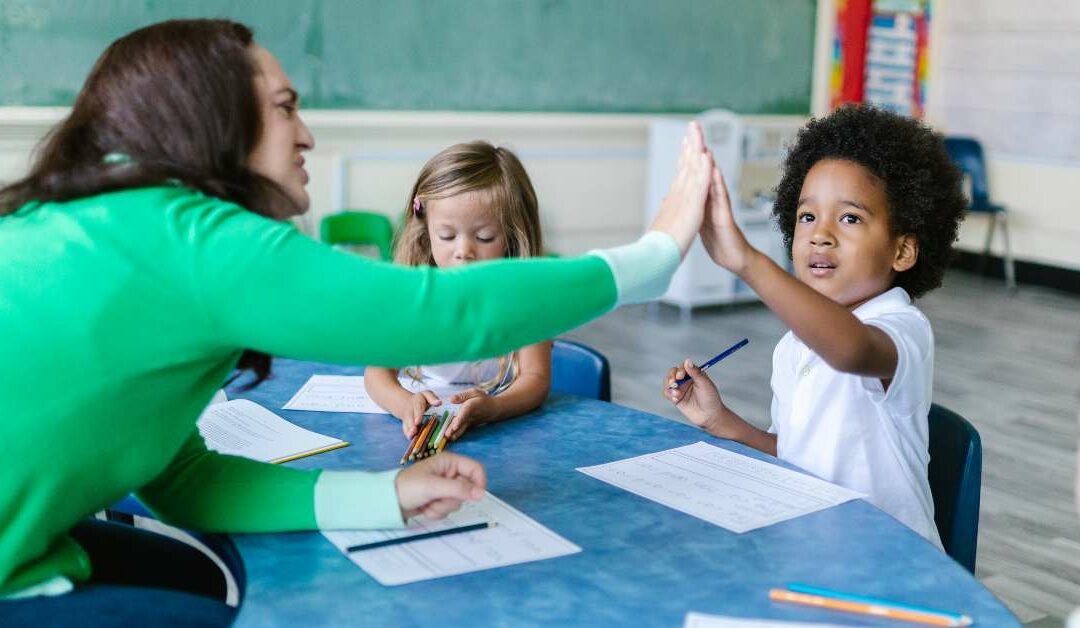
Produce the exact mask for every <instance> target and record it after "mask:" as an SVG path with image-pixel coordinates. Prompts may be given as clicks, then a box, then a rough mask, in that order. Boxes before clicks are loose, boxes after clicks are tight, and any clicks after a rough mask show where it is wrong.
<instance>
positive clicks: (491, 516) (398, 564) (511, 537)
mask: <svg viewBox="0 0 1080 628" xmlns="http://www.w3.org/2000/svg"><path fill="white" fill-rule="evenodd" d="M477 521H489V522H492V523H494V524H495V525H494V527H490V528H486V529H483V530H474V531H472V532H462V533H460V534H451V535H447V536H440V537H436V538H431V539H423V540H419V541H411V542H406V543H401V544H399V545H392V546H389V547H380V548H376V549H371V550H365V551H359V552H352V553H349V552H347V551H346V548H348V547H350V546H353V545H360V544H363V543H371V542H374V541H381V540H383V539H389V538H394V537H396V536H401V535H412V534H418V533H420V532H427V531H431V530H441V529H443V528H447V527H457V526H460V525H468V524H470V523H475V522H477ZM323 535H324V536H325V537H326V538H327V539H329V540H330V542H331V543H333V544H334V545H335V546H336V547H337V548H338V549H339V550H341V551H342V552H343V553H345V555H346V556H348V557H349V560H351V561H352V562H354V563H356V564H357V565H358V566H359V567H360V568H361V569H363V570H364V571H366V572H367V573H368V575H370V576H371V577H372V578H375V580H376V581H378V582H379V584H382V585H385V586H394V585H399V584H408V583H410V582H419V581H421V580H431V579H433V578H442V577H445V576H455V575H458V574H463V573H470V572H473V571H481V570H484V569H494V568H496V567H506V566H508V565H516V564H519V563H527V562H532V561H535V560H545V559H548V558H556V557H558V556H567V555H569V554H576V553H578V552H580V551H581V548H580V547H578V546H577V545H574V544H573V543H571V542H570V541H567V540H566V539H564V538H563V537H561V536H559V535H558V534H555V533H554V532H552V531H551V530H549V529H548V528H546V527H544V526H542V525H540V524H539V523H537V522H536V521H535V520H533V519H532V518H530V517H528V516H527V515H525V514H524V513H522V512H521V511H519V510H517V509H516V508H514V507H513V506H510V505H509V504H507V503H506V502H504V501H502V500H501V499H499V498H498V497H495V496H494V495H492V494H491V493H487V494H486V495H485V496H484V498H483V499H482V500H480V501H478V502H465V503H464V504H462V506H461V510H459V511H457V512H455V513H452V514H450V515H449V516H448V517H446V518H445V519H441V520H431V519H427V518H425V517H414V518H413V519H410V520H409V529H408V530H374V531H372V530H365V531H324V532H323Z"/></svg>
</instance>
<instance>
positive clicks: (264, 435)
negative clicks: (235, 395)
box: [198, 399, 348, 462]
mask: <svg viewBox="0 0 1080 628" xmlns="http://www.w3.org/2000/svg"><path fill="white" fill-rule="evenodd" d="M198 427H199V433H200V434H202V437H203V440H205V441H206V446H207V448H209V449H212V450H213V451H216V452H219V453H223V454H230V455H234V456H243V457H244V458H251V459H252V460H259V461H262V462H285V461H287V460H293V459H295V458H301V457H303V456H309V455H311V454H316V453H320V452H323V451H329V450H331V449H336V448H338V447H344V446H345V445H348V443H346V442H345V441H343V440H341V439H339V438H333V437H332V436H324V435H322V434H319V433H317V432H312V431H309V430H305V429H304V428H302V427H300V426H299V425H294V424H292V423H290V422H288V421H286V420H285V419H283V418H281V417H279V416H278V415H276V414H274V413H273V412H271V411H269V410H267V409H266V408H264V407H262V406H260V405H259V404H257V403H255V402H254V401H249V400H247V399H234V400H232V401H226V402H224V403H215V404H213V405H211V406H209V407H207V408H206V410H204V411H203V413H202V415H201V416H200V417H199V421H198Z"/></svg>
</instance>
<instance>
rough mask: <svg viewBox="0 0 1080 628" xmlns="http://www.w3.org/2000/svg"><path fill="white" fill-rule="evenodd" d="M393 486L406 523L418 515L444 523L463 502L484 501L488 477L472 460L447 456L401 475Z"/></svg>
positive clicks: (411, 468) (445, 454)
mask: <svg viewBox="0 0 1080 628" xmlns="http://www.w3.org/2000/svg"><path fill="white" fill-rule="evenodd" d="M394 486H395V487H396V488H397V495H398V504H399V505H400V506H401V514H402V516H403V517H404V518H405V519H408V518H409V517H412V516H415V515H419V514H423V515H425V516H428V517H431V518H433V519H441V518H443V517H445V516H446V515H448V514H450V513H452V512H454V511H455V510H457V509H458V508H461V502H463V501H466V500H468V501H478V500H480V499H481V498H483V496H484V491H485V490H486V489H487V474H486V473H485V472H484V467H483V465H481V464H480V463H479V462H477V461H475V460H473V459H472V458H466V457H465V456H459V455H457V454H452V453H450V452H444V453H441V454H439V455H437V456H432V457H431V458H427V459H424V460H421V461H420V462H417V463H416V464H414V465H412V466H410V467H408V468H406V469H405V470H404V471H402V472H401V473H398V474H397V478H396V479H395V480H394Z"/></svg>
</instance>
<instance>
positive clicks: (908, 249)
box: [892, 233, 919, 273]
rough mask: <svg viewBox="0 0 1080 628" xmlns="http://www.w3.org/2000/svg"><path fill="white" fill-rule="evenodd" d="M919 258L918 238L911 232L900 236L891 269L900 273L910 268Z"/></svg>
mask: <svg viewBox="0 0 1080 628" xmlns="http://www.w3.org/2000/svg"><path fill="white" fill-rule="evenodd" d="M918 260H919V240H918V238H916V237H915V234H913V233H906V234H904V235H902V236H900V239H899V241H898V242H897V247H896V258H895V259H894V260H893V264H892V267H893V270H895V271H896V272H898V273H902V272H904V271H906V270H911V268H912V267H913V266H915V262H917V261H918Z"/></svg>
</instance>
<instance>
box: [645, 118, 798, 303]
mask: <svg viewBox="0 0 1080 628" xmlns="http://www.w3.org/2000/svg"><path fill="white" fill-rule="evenodd" d="M698 120H699V121H700V122H701V124H702V129H703V130H704V132H705V142H706V144H708V146H709V148H710V150H712V151H713V154H714V155H715V157H716V162H717V163H718V164H719V165H720V169H721V171H722V172H723V173H724V178H725V179H726V180H727V184H728V193H729V195H730V197H731V202H732V205H733V207H732V209H733V211H734V213H735V220H736V222H738V223H739V226H740V227H741V228H742V230H743V233H744V234H746V238H747V240H749V241H750V244H752V245H753V246H754V247H755V248H757V249H758V250H760V251H761V252H763V253H765V254H766V255H768V256H769V257H771V258H772V259H773V260H775V261H776V262H777V263H778V264H780V265H781V266H782V267H784V268H788V267H789V262H788V259H787V252H786V251H785V250H784V245H783V239H782V237H781V235H780V231H779V230H778V229H776V227H775V226H774V224H773V222H772V215H771V212H772V203H771V202H770V201H769V200H768V199H765V198H758V199H755V201H754V202H753V203H752V204H750V205H744V204H742V203H740V202H739V199H740V196H739V177H740V174H741V172H742V164H743V160H744V159H745V158H746V153H747V147H748V145H749V144H750V143H751V142H749V141H748V138H751V137H755V133H754V131H755V130H754V129H749V130H748V129H747V126H746V125H745V124H744V123H743V121H742V120H741V119H740V118H739V116H737V115H735V114H733V113H731V112H729V111H721V110H714V111H706V112H704V113H702V114H701V115H700V116H698ZM686 125H687V122H686V121H685V120H675V119H663V118H660V119H656V120H654V121H653V122H652V123H651V124H650V127H649V171H648V175H649V179H648V181H647V183H646V199H645V219H646V222H645V224H649V223H650V222H651V221H652V218H653V216H654V215H655V214H656V211H657V209H658V208H659V207H660V203H661V202H662V200H663V198H664V195H665V194H667V190H668V188H669V187H670V186H671V180H672V178H674V176H675V165H676V162H677V161H678V156H679V150H680V147H681V144H682V138H683V136H684V135H685V134H686ZM756 299H757V295H756V294H754V292H753V290H750V288H749V287H748V286H747V285H746V284H744V283H743V282H742V281H741V280H740V279H739V278H738V277H736V276H735V275H734V274H732V273H730V272H728V271H726V270H724V269H723V268H721V267H719V266H717V265H716V264H715V263H714V262H713V261H712V259H711V258H710V257H709V254H708V253H707V252H706V251H705V247H704V246H702V244H701V241H700V240H696V241H695V242H694V244H693V246H691V247H690V251H689V252H688V253H687V255H686V259H685V260H684V261H683V263H682V266H680V267H679V270H678V272H676V273H675V277H674V279H672V281H671V286H670V287H669V288H668V291H667V293H666V294H665V295H664V296H663V297H662V299H661V300H662V301H663V302H665V303H670V304H672V305H676V306H678V307H679V308H681V309H682V310H683V314H684V315H685V314H688V313H689V310H690V308H693V307H697V306H702V305H720V304H724V303H737V302H742V301H752V300H756Z"/></svg>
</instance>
